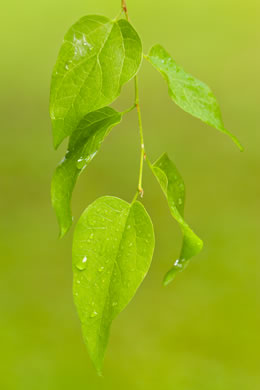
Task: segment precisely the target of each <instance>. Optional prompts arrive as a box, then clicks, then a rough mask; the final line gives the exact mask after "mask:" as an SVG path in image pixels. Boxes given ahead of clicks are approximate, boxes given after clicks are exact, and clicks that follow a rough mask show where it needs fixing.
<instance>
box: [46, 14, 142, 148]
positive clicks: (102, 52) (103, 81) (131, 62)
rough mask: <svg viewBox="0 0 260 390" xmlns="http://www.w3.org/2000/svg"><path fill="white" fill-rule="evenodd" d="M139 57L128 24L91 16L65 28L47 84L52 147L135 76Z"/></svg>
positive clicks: (136, 38) (139, 50)
mask: <svg viewBox="0 0 260 390" xmlns="http://www.w3.org/2000/svg"><path fill="white" fill-rule="evenodd" d="M141 59H142V44H141V41H140V38H139V36H138V35H137V33H136V31H135V30H134V28H133V27H132V26H131V25H130V23H129V22H127V21H126V20H119V21H113V20H110V19H108V18H106V17H103V16H97V15H91V16H85V17H83V18H81V19H80V20H79V21H78V22H76V23H75V24H74V25H73V26H72V27H71V28H70V29H69V31H68V32H67V34H66V35H65V38H64V41H63V44H62V46H61V49H60V52H59V55H58V59H57V63H56V65H55V67H54V70H53V75H52V81H51V95H50V116H51V119H52V126H53V139H54V146H55V148H57V147H58V146H59V144H60V143H61V142H62V140H63V139H64V138H66V137H67V136H70V135H71V134H72V133H73V131H75V130H76V128H77V126H78V124H79V122H80V121H81V120H82V118H83V117H84V116H85V115H87V114H88V113H89V112H91V111H95V110H97V109H99V108H102V107H105V106H107V105H109V104H111V103H112V102H113V101H114V100H115V99H116V98H117V97H118V95H119V94H120V90H121V87H122V86H123V84H125V83H126V82H127V81H129V80H130V79H131V78H133V77H134V76H135V74H136V73H137V71H138V69H139V66H140V64H141Z"/></svg>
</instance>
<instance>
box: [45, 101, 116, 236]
mask: <svg viewBox="0 0 260 390" xmlns="http://www.w3.org/2000/svg"><path fill="white" fill-rule="evenodd" d="M121 118H122V115H121V114H120V113H119V112H117V111H115V110H114V109H112V108H110V107H104V108H101V109H100V110H97V111H94V112H91V113H89V114H88V115H86V117H85V118H84V119H83V120H82V121H81V122H80V124H79V126H78V128H77V130H76V131H75V132H74V133H73V134H72V136H71V138H70V142H69V146H68V151H67V153H66V155H65V157H64V159H63V160H62V161H61V163H60V164H59V165H58V166H57V168H56V170H55V173H54V176H53V179H52V186H51V197H52V204H53V207H54V209H55V212H56V215H57V218H58V222H59V225H60V235H61V237H62V236H64V234H65V233H66V232H67V231H68V229H69V228H70V226H71V223H72V216H71V207H70V202H71V197H72V192H73V189H74V186H75V184H76V181H77V178H78V176H79V175H80V173H81V172H82V171H83V170H84V168H86V167H87V165H88V164H89V163H90V162H91V161H92V160H93V158H94V157H95V155H96V154H97V152H98V150H99V148H100V146H101V144H102V142H103V140H104V138H105V137H106V136H107V135H108V134H109V132H110V130H111V129H112V128H113V127H114V126H115V125H117V124H118V123H119V122H120V121H121Z"/></svg>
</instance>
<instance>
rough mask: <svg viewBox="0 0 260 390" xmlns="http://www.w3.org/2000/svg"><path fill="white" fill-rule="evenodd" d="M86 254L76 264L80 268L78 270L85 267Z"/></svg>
mask: <svg viewBox="0 0 260 390" xmlns="http://www.w3.org/2000/svg"><path fill="white" fill-rule="evenodd" d="M86 263H87V256H84V257H83V259H82V260H80V261H79V262H78V263H77V264H76V267H77V268H78V269H79V270H80V271H83V270H84V269H86V266H87V264H86Z"/></svg>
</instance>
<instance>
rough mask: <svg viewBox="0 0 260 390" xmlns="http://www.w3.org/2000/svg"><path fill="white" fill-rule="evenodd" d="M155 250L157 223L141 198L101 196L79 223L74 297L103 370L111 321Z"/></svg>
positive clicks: (92, 353)
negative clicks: (155, 223)
mask: <svg viewBox="0 0 260 390" xmlns="http://www.w3.org/2000/svg"><path fill="white" fill-rule="evenodd" d="M153 250H154V232H153V225H152V222H151V220H150V217H149V216H148V214H147V212H146V211H145V209H144V207H143V206H142V204H141V203H139V202H134V203H132V204H129V203H127V202H125V201H123V200H121V199H118V198H114V197H111V196H105V197H102V198H99V199H97V200H96V201H95V202H94V203H92V204H91V205H90V206H89V207H88V208H87V209H86V210H85V211H84V213H83V214H82V216H81V217H80V219H79V222H78V224H77V226H76V228H75V233H74V241H73V273H74V281H73V286H74V287H73V291H74V299H75V304H76V307H77V310H78V313H79V317H80V320H81V324H82V331H83V337H84V340H85V343H86V345H87V348H88V351H89V355H90V357H91V359H92V361H93V363H94V365H95V367H96V369H97V371H98V372H99V373H100V372H101V369H102V363H103V359H104V353H105V349H106V346H107V342H108V337H109V329H110V326H111V323H112V321H113V319H114V318H115V317H116V316H117V315H118V314H119V313H120V312H121V311H122V310H123V309H124V307H125V306H126V305H127V304H128V303H129V301H130V300H131V299H132V297H133V296H134V294H135V292H136V290H137V288H138V287H139V285H140V283H141V282H142V280H143V279H144V277H145V275H146V273H147V271H148V269H149V267H150V263H151V260H152V255H153Z"/></svg>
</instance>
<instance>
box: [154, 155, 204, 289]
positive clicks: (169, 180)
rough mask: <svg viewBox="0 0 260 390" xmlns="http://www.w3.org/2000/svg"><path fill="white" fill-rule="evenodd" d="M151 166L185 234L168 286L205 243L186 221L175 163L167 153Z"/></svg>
mask: <svg viewBox="0 0 260 390" xmlns="http://www.w3.org/2000/svg"><path fill="white" fill-rule="evenodd" d="M149 166H150V168H151V169H152V172H153V173H154V175H155V177H156V178H157V180H158V182H159V183H160V185H161V188H162V190H163V192H164V194H165V196H166V198H167V201H168V205H169V207H170V211H171V214H172V216H173V217H174V218H175V219H176V221H177V222H178V223H179V225H180V227H181V230H182V233H183V243H182V249H181V253H180V257H179V259H178V260H176V261H175V262H174V265H173V267H172V268H171V269H170V271H168V273H167V274H166V276H165V278H164V285H167V284H169V283H170V282H171V281H172V280H173V279H174V277H175V275H176V273H177V272H179V271H182V270H183V269H184V268H185V267H186V266H187V264H188V262H189V259H190V258H191V257H192V256H195V255H196V254H198V253H199V252H200V251H201V249H202V246H203V243H202V241H201V240H200V238H199V237H198V236H197V235H196V234H195V233H194V232H193V231H192V230H191V228H190V227H189V225H188V224H187V223H186V222H185V220H184V217H183V214H184V202H185V187H184V182H183V180H182V177H181V175H180V173H179V172H178V170H177V168H176V167H175V165H174V164H173V162H172V161H171V160H170V159H169V157H168V155H167V154H166V153H165V154H163V155H162V156H161V157H160V158H159V159H158V160H157V161H156V162H155V163H154V164H153V165H151V164H149Z"/></svg>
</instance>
